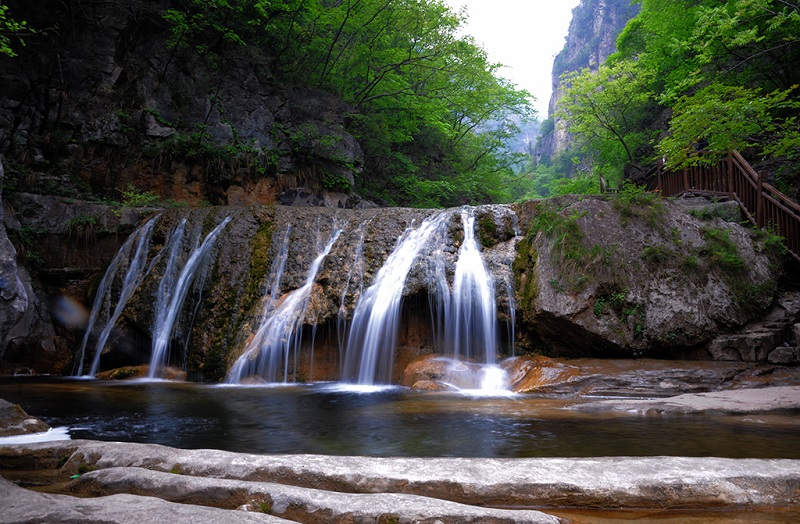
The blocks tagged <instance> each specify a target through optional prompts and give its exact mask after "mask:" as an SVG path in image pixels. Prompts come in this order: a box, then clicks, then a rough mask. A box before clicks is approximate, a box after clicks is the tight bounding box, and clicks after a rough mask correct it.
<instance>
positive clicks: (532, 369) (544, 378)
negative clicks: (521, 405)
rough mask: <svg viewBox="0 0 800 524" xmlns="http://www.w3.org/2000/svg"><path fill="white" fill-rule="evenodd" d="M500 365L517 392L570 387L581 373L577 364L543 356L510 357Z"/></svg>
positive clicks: (512, 387) (534, 391)
mask: <svg viewBox="0 0 800 524" xmlns="http://www.w3.org/2000/svg"><path fill="white" fill-rule="evenodd" d="M500 365H501V367H502V368H503V369H505V370H506V372H507V373H508V378H509V382H510V384H511V389H512V390H513V391H515V392H517V393H536V392H544V391H552V390H553V389H554V388H556V387H557V388H569V387H570V386H569V384H570V383H572V382H574V381H575V380H578V379H579V378H578V375H579V374H580V368H578V367H577V366H572V365H569V364H568V363H566V362H564V361H559V360H555V359H552V358H547V357H542V356H538V357H515V358H510V359H506V360H504V361H502V362H501V363H500Z"/></svg>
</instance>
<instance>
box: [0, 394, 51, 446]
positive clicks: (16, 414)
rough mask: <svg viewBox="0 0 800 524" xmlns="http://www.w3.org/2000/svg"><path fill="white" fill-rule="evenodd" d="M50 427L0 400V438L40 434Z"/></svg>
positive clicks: (19, 408) (15, 406)
mask: <svg viewBox="0 0 800 524" xmlns="http://www.w3.org/2000/svg"><path fill="white" fill-rule="evenodd" d="M49 427H50V426H48V425H47V424H45V423H44V422H42V421H41V420H39V419H36V418H33V417H31V416H30V415H28V414H27V413H25V411H24V410H23V409H22V408H21V407H19V406H18V405H16V404H12V403H11V402H8V401H6V400H3V399H1V398H0V437H8V436H11V435H25V434H27V433H41V432H42V431H47V430H48V429H49Z"/></svg>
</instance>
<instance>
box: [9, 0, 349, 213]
mask: <svg viewBox="0 0 800 524" xmlns="http://www.w3.org/2000/svg"><path fill="white" fill-rule="evenodd" d="M12 3H13V4H14V5H13V9H12V10H13V11H14V13H15V16H16V17H18V18H19V19H22V20H27V21H28V22H29V24H30V25H31V26H32V27H36V28H41V29H42V30H41V31H40V32H39V33H37V34H36V35H35V37H30V38H28V39H27V42H26V45H25V46H24V47H20V49H19V55H20V56H19V57H17V58H15V59H12V60H4V61H2V63H0V79H2V84H3V86H4V88H3V90H2V92H0V151H4V150H5V151H6V152H7V156H8V157H9V159H13V160H14V162H13V163H10V165H8V166H7V170H8V171H9V173H8V175H9V176H13V178H14V179H15V186H16V189H17V190H25V191H29V192H43V193H46V194H58V195H61V196H73V197H75V196H81V195H83V196H87V194H88V193H87V190H91V194H92V196H94V197H97V196H102V197H104V198H106V199H113V200H119V199H120V197H121V194H122V192H123V191H124V190H125V189H126V188H129V187H135V188H136V190H138V191H151V192H153V193H155V194H156V195H158V196H159V197H160V198H161V199H162V200H166V201H168V200H172V201H177V202H189V203H192V204H200V203H203V202H209V203H214V204H223V205H224V204H252V203H275V202H279V201H280V200H281V198H286V199H288V200H289V201H287V202H284V203H293V204H294V203H300V204H305V205H309V204H328V205H334V206H340V207H345V206H351V207H352V206H354V205H358V204H359V202H360V201H359V200H358V199H354V198H351V195H348V192H349V190H350V188H351V187H352V185H353V175H354V174H355V173H357V172H358V171H359V170H360V169H361V165H362V162H363V154H362V152H361V148H360V146H359V144H358V142H357V141H356V140H355V139H354V138H353V136H351V135H350V134H349V133H348V132H347V131H346V130H345V117H346V115H349V114H351V113H352V111H353V109H352V108H351V107H349V106H348V105H347V104H345V103H344V102H343V101H342V100H341V99H338V98H337V97H336V96H333V95H330V94H328V93H324V92H320V91H315V90H311V89H303V88H285V87H283V88H282V87H279V86H276V85H275V83H274V82H273V81H272V78H271V75H270V72H269V67H268V63H269V57H268V56H260V55H258V54H257V51H256V50H251V49H249V48H247V47H244V46H238V47H232V48H230V49H222V50H221V51H220V54H219V60H215V59H211V58H208V57H205V56H202V54H201V53H199V52H195V51H194V50H192V49H189V48H181V47H179V46H171V45H170V42H169V37H170V32H169V28H168V27H167V24H166V22H165V20H164V18H163V13H164V11H165V10H166V9H167V8H168V7H170V3H169V2H167V1H166V0H134V1H131V2H125V3H124V5H122V4H120V3H119V2H115V1H111V0H101V1H95V2H89V3H81V4H77V5H73V4H71V3H69V2H59V1H53V0H44V1H42V2H12ZM54 21H58V23H57V26H56V25H54ZM215 56H216V55H215ZM297 187H307V188H309V189H310V190H311V192H312V193H313V194H304V195H301V196H298V195H297V193H296V192H292V193H290V194H288V195H286V196H284V195H282V194H283V192H284V191H286V190H288V189H295V188H297ZM331 190H333V191H334V192H336V193H337V194H332V193H330V191H331ZM298 199H299V201H298Z"/></svg>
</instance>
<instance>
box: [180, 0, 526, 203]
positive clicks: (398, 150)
mask: <svg viewBox="0 0 800 524" xmlns="http://www.w3.org/2000/svg"><path fill="white" fill-rule="evenodd" d="M165 17H166V19H167V20H168V21H169V22H170V24H171V28H172V42H173V47H174V48H175V49H179V48H192V49H194V50H195V51H197V52H198V53H199V54H201V55H207V54H214V53H221V52H224V51H225V49H226V47H227V46H228V45H237V46H240V45H246V46H248V47H249V48H257V49H260V50H262V52H263V53H265V54H268V55H269V56H268V60H266V61H267V62H268V63H269V64H270V67H271V68H272V72H273V76H274V78H275V79H276V80H277V81H279V82H281V83H284V84H290V85H302V86H309V87H314V88H319V89H323V90H326V91H329V92H333V93H336V94H337V95H339V96H341V97H342V98H343V99H344V100H345V101H347V102H348V103H350V104H351V105H352V107H353V114H352V115H349V118H348V121H349V126H350V129H349V131H350V132H351V133H353V134H354V135H355V136H356V137H357V138H358V139H359V142H360V143H361V145H362V148H363V149H364V151H365V156H366V167H365V169H364V174H363V175H362V176H361V177H360V179H358V180H357V181H356V182H357V187H358V189H360V190H362V191H366V192H367V193H372V194H374V195H376V196H379V197H381V198H384V199H386V200H387V201H389V202H391V203H397V204H405V205H432V204H437V205H444V204H454V203H462V202H469V201H489V200H497V199H509V198H510V196H509V195H508V193H507V192H506V191H504V190H503V189H502V185H503V181H504V180H505V179H506V178H507V177H508V176H510V175H512V174H513V165H514V164H515V163H516V162H517V157H516V156H515V155H514V154H512V153H510V152H509V151H508V150H507V149H506V148H505V147H504V146H505V143H506V142H507V141H508V140H509V138H510V137H511V136H512V135H513V134H514V132H515V130H516V129H517V127H516V123H515V122H518V121H520V119H525V118H528V117H529V116H531V115H532V109H531V105H530V96H529V95H528V93H526V92H524V91H521V90H518V89H516V88H515V87H514V86H513V85H512V84H510V83H509V82H507V81H506V80H504V79H502V78H500V77H499V76H498V70H499V67H500V66H499V65H498V64H492V63H490V62H489V60H488V58H487V56H486V53H485V52H484V51H483V49H481V48H480V47H479V46H477V45H476V44H475V43H474V42H473V41H472V40H471V39H470V38H469V37H463V36H460V35H459V28H460V25H461V23H462V19H461V17H460V16H459V15H457V14H455V13H453V12H452V11H451V10H450V8H449V7H447V6H446V5H445V4H444V2H442V1H441V0H337V1H335V2H331V1H327V0H290V1H287V2H270V1H267V0H260V1H258V2H255V3H253V2H250V1H247V0H213V1H212V2H206V1H204V0H182V3H180V4H179V5H178V6H177V7H176V8H174V9H172V10H170V11H167V13H166V15H165ZM165 71H166V68H165Z"/></svg>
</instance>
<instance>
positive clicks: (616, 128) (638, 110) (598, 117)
mask: <svg viewBox="0 0 800 524" xmlns="http://www.w3.org/2000/svg"><path fill="white" fill-rule="evenodd" d="M635 66H636V63H635V62H626V61H619V62H616V63H610V64H606V65H602V66H600V68H599V70H597V71H591V70H589V69H583V70H581V71H577V72H572V73H567V74H566V75H565V76H564V77H563V78H562V81H563V82H564V85H566V86H567V89H566V91H565V93H564V97H563V98H562V100H561V102H560V105H559V109H558V112H557V115H558V116H559V117H561V118H562V119H564V121H565V122H566V124H567V129H568V130H569V132H570V133H571V134H572V135H573V136H574V137H575V139H576V141H577V143H578V147H579V148H580V149H581V150H582V151H583V152H584V153H585V154H586V155H588V156H589V157H591V158H592V159H593V160H594V164H595V165H597V166H598V167H599V168H600V169H601V170H602V171H603V172H606V173H614V172H616V173H621V172H622V169H623V167H624V165H625V164H626V163H633V162H635V161H636V159H635V157H634V152H635V150H636V148H638V147H639V146H641V145H642V144H644V143H646V141H647V140H648V139H649V138H650V137H649V136H648V133H647V132H646V131H645V130H643V129H642V127H641V122H642V120H643V119H644V118H645V117H646V116H647V115H649V113H650V112H651V111H652V110H653V108H652V103H653V102H652V101H653V92H652V91H651V89H650V88H649V85H650V83H651V82H652V73H651V72H649V71H642V70H640V69H637V68H636V67H635Z"/></svg>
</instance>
